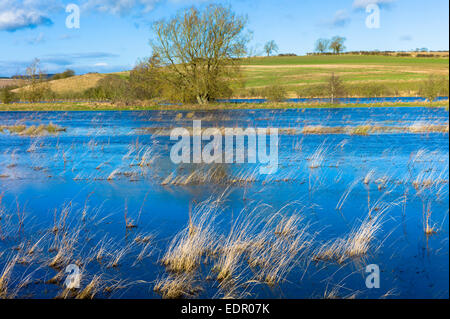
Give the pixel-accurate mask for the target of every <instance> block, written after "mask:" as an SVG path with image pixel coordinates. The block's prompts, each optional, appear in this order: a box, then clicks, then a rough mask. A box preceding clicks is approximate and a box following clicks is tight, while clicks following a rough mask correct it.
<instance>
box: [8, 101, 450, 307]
mask: <svg viewBox="0 0 450 319" xmlns="http://www.w3.org/2000/svg"><path fill="white" fill-rule="evenodd" d="M180 113H181V114H182V116H178V118H180V117H181V119H176V117H177V114H180ZM189 113H190V112H177V111H161V112H160V111H146V112H40V113H34V112H5V113H1V112H0V123H1V124H0V125H14V124H17V123H19V122H20V123H25V124H28V125H31V124H40V123H49V122H52V123H54V124H58V125H60V126H63V127H65V128H67V131H66V132H63V133H61V134H59V135H57V136H46V137H22V136H12V135H7V134H0V176H1V178H0V189H1V192H4V198H3V201H2V202H3V204H4V206H5V208H6V209H7V210H12V211H14V210H15V209H16V201H17V202H18V203H20V205H22V206H24V207H25V210H26V212H27V216H28V217H27V220H28V221H27V222H26V223H25V231H26V232H27V233H28V234H29V235H30V236H31V237H33V238H35V239H36V238H38V237H39V234H42V230H43V229H45V228H46V227H51V226H52V225H53V221H54V216H53V210H54V209H55V208H61V207H63V206H64V205H68V203H70V204H71V205H72V206H71V209H72V210H73V211H74V212H78V210H79V211H81V210H82V209H83V207H85V206H86V205H87V206H88V207H89V214H90V215H91V216H90V217H92V220H97V221H101V222H93V221H91V223H90V224H89V225H87V226H86V227H87V228H86V230H85V231H86V232H87V233H89V236H87V237H88V238H89V239H90V240H89V241H86V243H85V245H84V246H83V249H84V250H86V251H88V250H89V249H92V248H93V247H95V244H96V243H97V242H98V241H99V240H100V239H101V238H103V237H104V236H105V235H108V236H109V237H111V238H113V239H114V247H115V248H117V249H118V248H119V247H121V246H124V245H126V244H127V243H128V242H129V241H130V240H131V239H130V238H133V236H136V234H138V233H155V234H156V238H157V240H156V241H155V248H154V249H155V252H154V254H153V255H152V256H151V258H147V259H144V260H143V261H142V262H139V263H137V264H134V265H133V263H134V261H135V258H136V256H135V255H133V254H138V253H139V251H138V248H135V251H130V252H129V256H130V257H129V258H125V261H124V263H123V265H122V266H121V267H120V268H118V269H106V268H104V267H102V266H99V265H91V264H89V265H90V266H89V269H88V272H90V273H95V272H100V271H102V272H104V273H105V276H106V277H108V276H109V277H111V278H112V277H117V276H119V277H124V278H127V279H129V280H130V281H135V280H144V281H146V282H151V281H153V280H155V279H156V278H158V277H161V275H162V274H163V273H164V268H163V267H161V266H160V265H159V264H158V263H157V259H158V258H159V257H160V256H161V255H162V253H163V252H164V250H165V248H166V247H167V243H168V241H169V240H170V238H171V237H172V236H173V235H174V234H175V233H176V232H178V231H179V230H180V229H181V228H182V227H184V226H185V225H186V222H187V220H188V206H189V201H191V200H196V201H197V202H198V201H201V200H204V199H206V198H208V197H209V196H210V195H211V194H217V193H218V192H221V191H223V190H224V189H225V188H227V185H220V184H209V185H184V186H175V185H165V186H162V185H161V183H162V181H163V180H164V179H165V178H166V177H167V176H168V175H169V174H171V173H172V174H174V175H179V176H183V175H186V174H189V173H190V172H191V171H192V170H193V169H199V167H198V166H195V167H193V166H191V165H185V166H183V167H177V166H176V165H174V164H172V163H171V162H170V159H169V153H170V146H171V145H172V144H173V142H170V140H169V137H168V136H156V135H154V136H152V135H151V134H150V133H148V132H147V133H146V132H145V130H142V129H143V128H149V127H153V128H171V127H178V126H184V127H191V126H192V119H202V126H203V127H208V126H220V127H244V128H245V127H280V128H302V127H303V126H305V125H324V126H356V125H361V124H367V123H369V124H372V125H387V126H390V125H391V126H403V125H413V124H415V123H419V122H420V123H432V124H439V125H443V124H448V112H446V111H445V110H443V109H435V108H392V109H386V108H370V109H369V108H360V109H305V110H301V109H300V110H276V111H268V110H248V111H245V110H232V111H223V110H222V111H209V112H200V111H195V112H194V114H189ZM448 145H449V144H448V134H436V133H429V134H378V135H369V136H351V135H304V136H303V135H280V140H279V167H278V171H277V173H276V174H274V175H271V176H262V175H258V174H255V177H256V181H255V182H254V183H249V184H246V185H244V184H234V185H232V186H230V187H229V189H228V190H229V191H230V195H229V198H228V200H227V201H226V204H225V205H226V209H225V212H224V214H223V216H222V215H221V219H223V220H224V221H225V222H223V223H220V222H218V228H220V229H221V230H222V231H223V230H225V229H227V227H229V226H227V225H229V224H228V223H229V221H230V219H232V218H234V217H233V216H235V214H237V212H239V211H240V210H241V209H242V208H243V207H244V206H246V205H247V206H251V205H256V204H255V203H261V202H264V203H267V204H270V205H272V206H273V207H275V208H277V207H278V208H280V207H282V206H283V205H285V204H286V203H287V202H291V201H299V202H300V203H301V205H305V206H307V207H308V208H307V209H305V210H304V211H303V213H302V214H305V218H306V220H307V221H308V222H310V223H311V231H314V232H319V233H318V235H317V239H316V240H317V242H318V243H319V242H325V241H327V240H331V239H335V238H337V237H342V236H343V235H345V234H347V233H348V232H349V231H350V230H351V229H352V228H353V227H354V225H357V224H358V223H360V222H361V220H362V219H364V217H365V216H366V214H367V210H368V209H367V201H368V196H370V200H371V201H372V203H375V202H376V201H377V200H378V199H380V200H382V201H385V202H392V203H393V202H399V203H398V205H396V206H394V207H392V208H391V209H390V210H389V212H388V213H387V215H386V217H385V220H384V224H383V227H382V232H381V233H380V234H379V236H378V239H379V240H381V241H382V245H381V248H380V249H379V250H378V251H372V252H371V253H370V254H369V255H368V256H367V258H366V259H367V260H364V261H361V263H362V264H357V263H348V264H345V265H335V264H332V263H330V264H327V263H323V262H319V263H315V262H313V263H310V264H309V265H308V267H307V268H306V269H305V268H301V267H297V268H295V269H294V270H293V271H292V272H291V273H290V274H289V276H288V282H286V283H283V284H282V285H281V287H277V288H272V289H270V288H268V287H261V286H258V287H257V288H254V289H253V293H254V296H259V297H279V296H283V297H291V298H297V297H300V298H309V297H323V294H324V291H325V289H326V287H327V285H329V286H330V287H332V286H333V285H337V284H339V285H342V286H343V287H345V288H343V290H342V291H341V293H342V294H343V295H349V294H351V293H352V292H355V291H359V297H362V298H365V297H373V298H378V297H381V296H382V295H383V294H385V293H387V292H389V291H390V292H393V293H395V295H394V296H400V297H405V298H409V297H413V298H414V297H427V298H428V297H448V216H447V215H448V165H449V162H448V147H449V146H448ZM318 150H322V154H324V156H323V157H321V158H320V160H319V163H320V165H319V167H318V168H315V169H311V168H310V166H311V160H312V158H313V157H314V156H313V155H314V154H315V153H316V154H317V151H318ZM256 168H257V167H255V165H249V164H239V165H237V164H235V165H226V166H225V167H224V172H225V173H224V174H225V175H224V178H228V179H229V180H233V179H235V178H236V176H239V175H244V176H248V174H250V173H251V172H253V171H255V169H256ZM200 169H203V170H207V169H208V168H205V167H204V166H202V167H200ZM370 171H373V175H372V177H371V182H370V183H369V185H368V186H367V185H365V184H364V183H363V182H362V180H363V179H364V178H365V176H366V175H367V174H368V173H369V172H370ZM245 174H247V175H245ZM108 178H109V179H108ZM427 178H429V179H433V180H439V181H440V182H439V183H435V184H434V185H433V187H431V188H430V189H427V190H425V191H424V192H422V193H420V194H419V195H417V190H416V189H415V188H414V185H413V182H414V181H421V180H425V179H427ZM355 181H356V182H355ZM354 183H356V184H355V186H354V187H353V188H352V189H351V191H350V192H349V193H348V197H347V198H346V200H345V201H344V203H343V205H342V208H341V209H340V210H337V209H336V207H337V204H338V203H339V201H340V200H341V198H342V196H343V195H344V194H345V193H346V191H347V190H348V189H349V187H350V186H351V185H352V184H354ZM383 194H384V195H383ZM405 194H406V201H402V200H399V199H403V198H404V196H405ZM424 203H430V205H431V206H430V207H431V210H432V217H431V219H432V221H433V223H434V224H436V225H437V228H439V232H438V233H437V234H436V235H433V236H431V237H429V238H428V239H427V237H426V236H425V235H424V233H423V218H422V211H423V204H424ZM125 207H126V210H127V212H128V213H129V215H130V216H132V217H133V218H135V219H136V218H137V216H138V215H139V216H140V217H139V218H140V220H139V226H138V228H137V229H133V230H130V231H128V232H126V231H125V227H124V210H125ZM139 212H141V214H139ZM232 212H233V213H232ZM227 221H228V222H227ZM13 237H14V236H13ZM16 244H17V239H16V238H10V239H8V240H4V241H0V251H2V250H5V251H7V252H6V253H5V254H8V250H6V249H7V248H9V247H13V246H14V245H16ZM380 244H381V242H380ZM4 256H5V255H4ZM131 256H133V257H131ZM4 260H6V259H5V257H3V258H2V259H0V269H1V268H2V263H3V262H4ZM368 263H376V264H379V265H380V268H381V270H382V279H381V288H380V289H379V290H376V289H374V290H368V289H366V288H365V285H364V275H365V274H364V271H363V270H361V269H363V268H362V266H363V265H365V264H368ZM17 271H18V272H20V267H19V268H18V269H17ZM37 274H39V275H42V276H48V275H50V274H53V270H51V269H45V268H44V269H40V270H39V271H38V272H37V273H36V275H37ZM44 286H45V287H44ZM149 287H150V288H149ZM44 288H45V289H46V290H47V291H48V293H47V294H46V293H44ZM27 289H28V290H26V291H27V292H31V293H33V294H34V295H35V296H37V297H44V298H47V297H53V295H54V294H55V291H56V290H57V288H56V287H53V286H49V285H42V284H40V285H36V286H35V287H33V286H31V287H29V288H27ZM391 289H392V291H391ZM280 291H282V292H280ZM215 292H216V290H215V288H214V285H213V283H211V285H210V284H209V283H208V284H206V287H205V290H204V291H203V292H202V293H201V295H200V296H203V297H211V296H213V295H214V294H215ZM52 294H53V295H52ZM113 296H115V297H120V296H124V297H142V298H148V297H150V298H151V297H158V295H157V294H155V293H153V291H152V288H151V286H150V285H145V284H141V285H139V284H136V285H133V286H131V287H129V288H127V289H126V290H124V291H119V292H117V294H114V295H113Z"/></svg>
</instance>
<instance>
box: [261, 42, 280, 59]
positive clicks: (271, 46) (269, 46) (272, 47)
mask: <svg viewBox="0 0 450 319" xmlns="http://www.w3.org/2000/svg"><path fill="white" fill-rule="evenodd" d="M264 51H265V52H266V54H267V56H270V55H271V54H272V53H273V52H278V45H277V44H276V43H275V41H274V40H270V41H269V42H267V43H266V44H265V45H264Z"/></svg>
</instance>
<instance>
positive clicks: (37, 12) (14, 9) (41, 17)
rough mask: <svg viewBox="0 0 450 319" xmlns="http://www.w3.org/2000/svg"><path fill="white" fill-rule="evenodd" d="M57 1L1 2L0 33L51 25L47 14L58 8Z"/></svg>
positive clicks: (23, 0)
mask: <svg viewBox="0 0 450 319" xmlns="http://www.w3.org/2000/svg"><path fill="white" fill-rule="evenodd" d="M58 5H59V1H57V0H47V1H46V0H44V1H37V0H0V31H10V32H13V31H16V30H20V29H26V28H35V27H37V26H39V25H50V24H52V20H51V19H50V18H49V16H48V14H47V13H46V12H48V11H50V10H53V9H55V8H56V7H58Z"/></svg>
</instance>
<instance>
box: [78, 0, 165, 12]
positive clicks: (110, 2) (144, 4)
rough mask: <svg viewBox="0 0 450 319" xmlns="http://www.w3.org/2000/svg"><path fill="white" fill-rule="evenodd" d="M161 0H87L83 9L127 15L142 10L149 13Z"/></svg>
mask: <svg viewBox="0 0 450 319" xmlns="http://www.w3.org/2000/svg"><path fill="white" fill-rule="evenodd" d="M159 1H160V0H86V1H85V2H84V3H83V5H82V8H83V10H95V11H98V12H102V13H110V14H118V15H126V14H130V13H133V12H134V13H135V12H138V11H141V12H143V13H147V12H149V11H151V10H153V8H154V6H155V4H156V3H157V2H159Z"/></svg>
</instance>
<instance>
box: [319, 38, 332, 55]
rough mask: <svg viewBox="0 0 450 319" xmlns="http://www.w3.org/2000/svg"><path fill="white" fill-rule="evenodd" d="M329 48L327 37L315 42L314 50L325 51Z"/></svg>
mask: <svg viewBox="0 0 450 319" xmlns="http://www.w3.org/2000/svg"><path fill="white" fill-rule="evenodd" d="M329 48H330V40H328V39H319V40H317V42H316V52H318V53H325V52H327V51H328V50H329Z"/></svg>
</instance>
